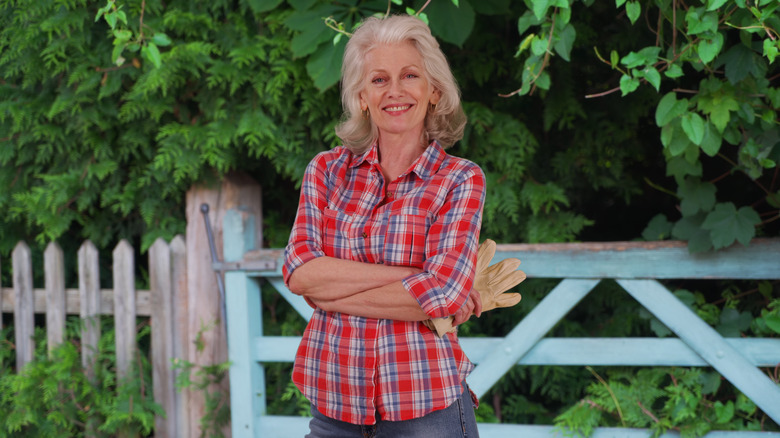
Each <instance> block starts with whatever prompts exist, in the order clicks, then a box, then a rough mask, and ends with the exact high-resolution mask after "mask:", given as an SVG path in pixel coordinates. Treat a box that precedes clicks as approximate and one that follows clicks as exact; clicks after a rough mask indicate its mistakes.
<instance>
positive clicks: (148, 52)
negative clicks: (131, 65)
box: [141, 42, 162, 68]
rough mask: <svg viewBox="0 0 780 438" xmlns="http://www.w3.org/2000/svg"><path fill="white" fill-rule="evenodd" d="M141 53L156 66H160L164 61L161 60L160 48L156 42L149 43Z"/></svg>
mask: <svg viewBox="0 0 780 438" xmlns="http://www.w3.org/2000/svg"><path fill="white" fill-rule="evenodd" d="M141 55H143V56H144V57H145V58H146V59H147V60H149V61H150V62H151V63H152V64H154V66H155V67H157V68H160V66H161V65H162V61H161V60H160V49H158V48H157V45H156V44H154V43H151V42H150V43H149V44H147V45H146V46H144V47H142V48H141Z"/></svg>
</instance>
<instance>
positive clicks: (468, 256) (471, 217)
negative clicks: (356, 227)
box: [403, 163, 485, 318]
mask: <svg viewBox="0 0 780 438" xmlns="http://www.w3.org/2000/svg"><path fill="white" fill-rule="evenodd" d="M458 175H459V176H460V178H457V180H456V183H454V184H453V186H452V187H451V188H450V189H449V191H448V193H447V194H446V199H445V202H444V204H443V205H442V207H441V209H440V210H439V212H438V214H437V217H436V220H435V221H434V222H433V224H432V225H431V226H430V228H429V229H428V234H427V236H426V260H425V262H424V265H423V272H422V273H420V274H417V275H413V276H411V277H407V278H406V279H404V280H403V283H404V286H405V287H406V289H407V290H408V291H409V293H411V294H412V296H413V297H414V298H415V299H416V300H417V302H418V303H419V304H420V307H421V308H422V309H423V311H424V312H425V313H427V314H428V315H429V316H430V317H431V318H443V317H446V316H449V315H453V314H455V313H456V312H457V311H458V309H460V307H461V306H463V304H464V303H465V302H466V300H467V299H468V295H469V292H470V291H471V286H472V284H473V281H474V271H475V268H476V261H477V251H478V247H479V230H480V227H481V225H482V207H483V203H484V199H485V176H484V174H483V173H482V170H481V169H480V168H479V167H478V166H476V165H475V164H473V163H472V164H471V166H469V167H468V168H467V169H465V170H462V171H461V172H458Z"/></svg>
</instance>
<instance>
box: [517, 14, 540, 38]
mask: <svg viewBox="0 0 780 438" xmlns="http://www.w3.org/2000/svg"><path fill="white" fill-rule="evenodd" d="M542 21H543V20H540V19H538V18H536V16H535V15H534V14H533V12H531V11H527V12H526V13H525V14H523V15H521V16H520V18H518V19H517V32H518V33H519V34H520V35H522V34H524V33H525V31H526V30H528V28H529V27H531V26H538V25H539V24H541V23H542Z"/></svg>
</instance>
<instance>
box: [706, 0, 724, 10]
mask: <svg viewBox="0 0 780 438" xmlns="http://www.w3.org/2000/svg"><path fill="white" fill-rule="evenodd" d="M728 1H729V0H707V10H708V11H714V10H715V9H718V8H719V7H721V6H723V5H725V4H726V2H728Z"/></svg>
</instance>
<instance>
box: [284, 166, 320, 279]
mask: <svg viewBox="0 0 780 438" xmlns="http://www.w3.org/2000/svg"><path fill="white" fill-rule="evenodd" d="M326 169H327V161H326V158H325V156H324V154H320V155H318V156H316V157H315V158H314V159H313V160H312V161H311V162H309V165H308V166H307V167H306V172H305V173H304V175H303V183H302V184H301V195H300V199H299V201H298V212H297V214H296V216H295V222H294V223H293V227H292V231H291V232H290V240H289V241H288V243H287V247H286V248H285V251H284V266H283V267H282V275H283V276H284V283H285V285H288V286H289V281H290V276H291V275H292V273H293V271H295V269H297V268H298V267H299V266H301V265H303V264H304V263H306V262H308V261H310V260H312V259H315V258H317V257H322V256H324V255H325V254H324V253H323V251H322V228H321V221H322V211H323V210H324V209H325V207H326V206H327V202H328V201H327V186H326V181H327V178H326Z"/></svg>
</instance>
